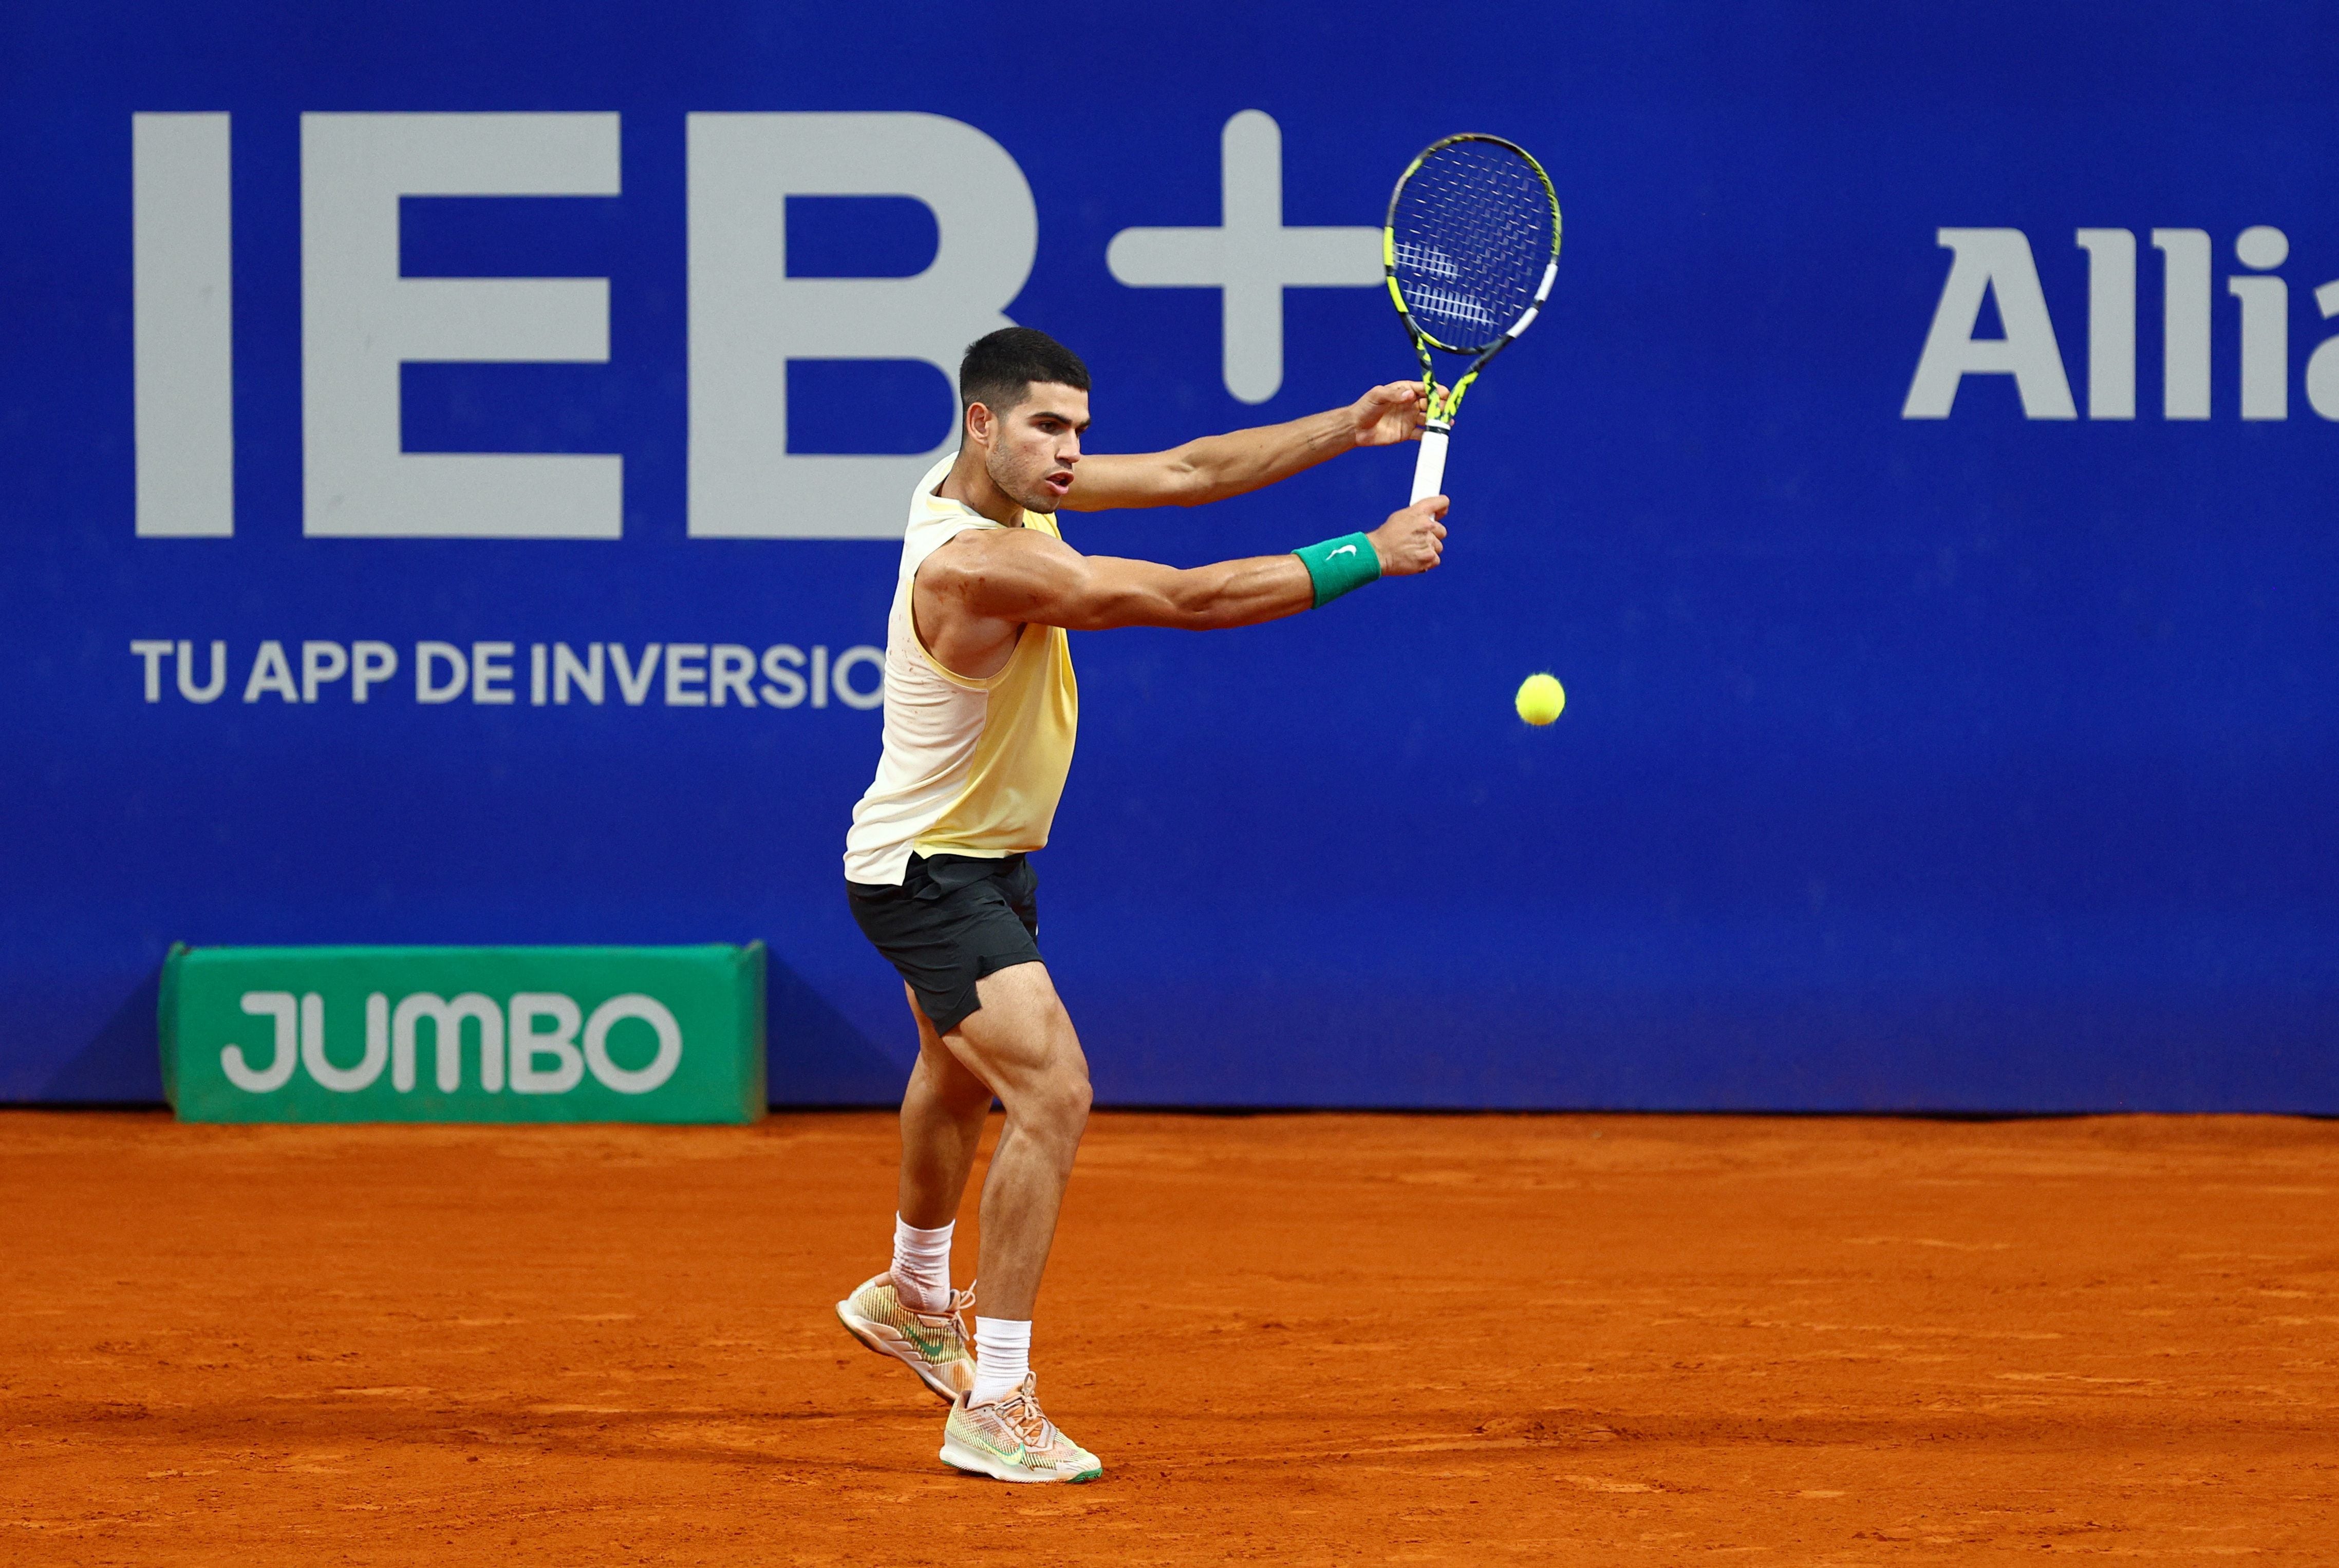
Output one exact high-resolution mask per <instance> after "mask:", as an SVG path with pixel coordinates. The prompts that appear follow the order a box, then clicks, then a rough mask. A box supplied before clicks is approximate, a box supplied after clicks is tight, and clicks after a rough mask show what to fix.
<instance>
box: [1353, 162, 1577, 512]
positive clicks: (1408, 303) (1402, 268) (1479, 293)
mask: <svg viewBox="0 0 2339 1568" xmlns="http://www.w3.org/2000/svg"><path fill="white" fill-rule="evenodd" d="M1381 261H1382V264H1383V265H1384V266H1385V267H1386V268H1387V271H1388V289H1389V298H1390V299H1392V300H1394V301H1396V313H1397V315H1398V316H1399V317H1400V318H1401V319H1402V320H1403V321H1404V322H1405V330H1406V332H1408V333H1410V334H1411V335H1412V338H1413V347H1414V351H1415V352H1416V353H1418V354H1419V355H1420V356H1421V396H1422V404H1423V413H1422V423H1421V456H1420V458H1419V459H1418V460H1416V463H1415V464H1414V468H1413V498H1414V499H1415V500H1416V501H1417V500H1419V499H1421V498H1423V497H1424V496H1434V495H1436V494H1437V493H1438V488H1439V487H1440V486H1441V485H1443V484H1444V483H1445V480H1446V437H1447V436H1448V435H1449V434H1451V433H1452V431H1453V429H1454V412H1455V410H1456V409H1459V408H1460V407H1461V406H1462V395H1463V394H1464V393H1465V392H1467V391H1468V390H1470V383H1471V382H1473V381H1475V380H1477V379H1478V373H1479V372H1480V371H1481V370H1485V368H1486V361H1487V360H1491V359H1493V358H1494V357H1495V355H1496V354H1499V353H1501V352H1502V351H1503V350H1505V349H1507V348H1509V347H1510V346H1511V343H1512V342H1513V340H1515V339H1516V338H1517V337H1518V335H1519V334H1520V333H1521V332H1524V331H1525V330H1527V329H1528V328H1529V327H1530V326H1533V325H1534V324H1535V312H1536V311H1540V310H1542V309H1543V302H1544V300H1545V296H1547V295H1549V294H1550V292H1551V281H1552V279H1553V277H1554V276H1555V275H1556V274H1557V273H1558V271H1559V197H1558V196H1557V195H1556V194H1554V192H1553V191H1552V188H1551V181H1550V180H1549V178H1547V177H1546V176H1545V173H1544V172H1543V165H1542V164H1540V163H1536V162H1535V160H1534V159H1533V158H1532V157H1529V156H1528V155H1527V151H1526V149H1525V148H1524V147H1521V146H1519V145H1518V144H1517V143H1514V142H1505V141H1504V140H1503V139H1502V138H1501V137H1500V136H1481V135H1477V134H1475V133H1473V134H1466V135H1461V136H1448V137H1446V139H1445V140H1444V141H1442V142H1433V143H1430V145H1429V147H1428V149H1427V150H1426V151H1425V152H1424V153H1422V154H1421V156H1420V157H1418V158H1416V159H1415V160H1414V161H1413V163H1412V164H1411V165H1410V166H1409V167H1408V168H1407V169H1406V172H1405V173H1403V174H1402V175H1400V176H1399V177H1398V179H1397V182H1396V191H1395V192H1391V194H1390V196H1389V208H1388V222H1387V223H1386V224H1384V225H1383V226H1382V229H1381ZM1433 349H1436V350H1444V351H1445V352H1446V353H1449V354H1468V355H1475V358H1474V359H1473V360H1471V362H1470V368H1469V369H1468V370H1465V371H1463V372H1462V374H1461V375H1460V376H1459V377H1458V378H1456V380H1455V382H1454V388H1453V390H1451V391H1446V392H1443V393H1442V395H1441V390H1440V389H1439V387H1438V385H1437V365H1436V360H1432V359H1431V358H1430V350H1433Z"/></svg>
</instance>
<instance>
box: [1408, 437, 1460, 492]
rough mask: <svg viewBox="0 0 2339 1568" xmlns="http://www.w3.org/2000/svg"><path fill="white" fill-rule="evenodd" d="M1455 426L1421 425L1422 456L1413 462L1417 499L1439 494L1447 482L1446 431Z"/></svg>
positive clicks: (1414, 488)
mask: <svg viewBox="0 0 2339 1568" xmlns="http://www.w3.org/2000/svg"><path fill="white" fill-rule="evenodd" d="M1453 428H1454V427H1453V426H1451V425H1424V426H1422V427H1421V456H1419V457H1418V458H1416V459H1414V463H1413V498H1414V499H1415V500H1416V501H1417V500H1420V499H1421V498H1423V497H1424V496H1434V495H1436V494H1438V493H1439V487H1440V486H1442V485H1443V484H1445V483H1446V431H1448V430H1450V429H1453Z"/></svg>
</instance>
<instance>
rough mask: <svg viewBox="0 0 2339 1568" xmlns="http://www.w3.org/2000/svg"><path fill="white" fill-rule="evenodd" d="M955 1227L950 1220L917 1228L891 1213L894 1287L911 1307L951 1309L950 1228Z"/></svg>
mask: <svg viewBox="0 0 2339 1568" xmlns="http://www.w3.org/2000/svg"><path fill="white" fill-rule="evenodd" d="M957 1228H958V1221H956V1220H952V1221H951V1222H950V1223H949V1224H948V1225H945V1226H943V1227H942V1228H940V1229H937V1230H920V1229H919V1228H917V1227H916V1226H914V1225H912V1224H910V1223H909V1222H908V1221H907V1220H905V1219H903V1218H902V1217H901V1216H900V1215H898V1214H897V1215H895V1216H894V1217H893V1289H894V1292H895V1293H896V1294H897V1295H899V1296H900V1297H901V1298H902V1305H903V1306H904V1307H908V1308H909V1309H910V1310H911V1311H913V1312H948V1311H949V1310H950V1298H951V1287H950V1244H951V1232H952V1231H953V1230H956V1229H957Z"/></svg>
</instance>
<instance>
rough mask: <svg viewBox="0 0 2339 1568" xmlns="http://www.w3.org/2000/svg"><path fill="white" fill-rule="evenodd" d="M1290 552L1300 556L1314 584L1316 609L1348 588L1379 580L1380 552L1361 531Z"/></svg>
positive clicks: (1300, 560)
mask: <svg viewBox="0 0 2339 1568" xmlns="http://www.w3.org/2000/svg"><path fill="white" fill-rule="evenodd" d="M1291 553H1292V554H1293V555H1295V556H1298V557H1299V563H1300V565H1302V566H1304V567H1307V568H1308V577H1309V578H1310V579H1312V580H1313V581H1314V583H1315V584H1316V608H1318V609H1319V610H1320V609H1322V608H1323V607H1324V606H1326V605H1328V604H1330V603H1331V602H1332V601H1333V600H1334V599H1337V598H1338V597H1340V596H1341V595H1342V594H1345V593H1347V591H1348V590H1349V589H1351V588H1361V587H1364V586H1365V585H1366V584H1367V583H1371V582H1378V581H1379V580H1380V575H1381V557H1380V552H1379V551H1377V550H1376V549H1374V548H1373V541H1372V540H1371V539H1370V538H1368V537H1366V536H1365V535H1363V534H1343V535H1341V536H1340V537H1338V538H1337V539H1326V540H1325V541H1324V542H1323V543H1322V544H1320V545H1309V546H1308V547H1307V548H1306V549H1302V550H1294V551H1292V552H1291Z"/></svg>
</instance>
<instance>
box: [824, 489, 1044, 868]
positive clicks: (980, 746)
mask: <svg viewBox="0 0 2339 1568" xmlns="http://www.w3.org/2000/svg"><path fill="white" fill-rule="evenodd" d="M953 460H954V459H952V458H945V459H943V460H942V461H941V462H939V463H937V464H935V465H934V466H933V468H932V469H930V470H928V472H927V474H926V477H925V478H923V479H921V480H919V481H918V488H917V490H916V492H915V493H914V494H913V496H912V497H911V498H910V518H909V525H908V528H907V529H906V530H905V531H904V533H903V538H902V565H901V572H900V575H899V576H898V577H896V579H895V581H894V585H893V612H892V614H891V615H890V616H888V617H887V620H886V627H885V685H884V692H885V730H884V749H883V753H882V754H880V755H879V757H878V760H877V777H876V778H875V780H874V781H873V782H872V783H871V784H870V785H869V788H868V790H867V792H866V793H865V794H863V795H862V797H861V803H860V804H858V805H856V806H854V808H853V826H852V828H851V830H850V831H849V832H848V833H846V834H845V839H844V875H845V879H846V880H847V881H849V882H857V883H870V884H875V885H882V886H894V887H898V886H900V885H901V883H902V879H903V874H904V873H906V872H907V870H908V868H909V863H910V856H911V855H912V854H913V853H916V854H962V855H975V856H980V857H982V858H986V859H998V858H1001V857H1003V856H1006V855H1010V854H1013V853H1017V852H1018V851H1024V850H1035V849H1039V848H1041V847H1042V846H1044V845H1045V844H1046V843H1047V842H1048V829H1049V827H1050V825H1051V823H1053V822H1054V821H1055V817H1056V803H1057V801H1058V800H1060V799H1061V798H1062V795H1063V793H1064V778H1065V775H1066V774H1068V773H1069V772H1070V771H1071V765H1072V741H1073V737H1074V735H1075V733H1076V732H1077V731H1078V729H1079V727H1080V711H1081V698H1080V687H1079V685H1078V683H1076V682H1075V681H1074V680H1073V678H1072V653H1071V641H1070V639H1069V638H1067V637H1066V636H1065V635H1064V631H1063V628H1062V627H1061V626H1025V627H1024V628H1023V631H1022V634H1021V636H1019V637H1018V638H1017V639H1016V643H1015V651H1014V653H1013V654H1012V655H1011V656H1009V658H1008V660H1007V664H1006V666H1005V667H1004V668H1002V670H1000V672H999V673H998V674H997V675H994V676H989V677H987V678H984V679H981V680H977V679H973V678H972V677H970V676H962V675H959V674H957V673H955V672H954V671H952V670H948V669H945V668H943V665H942V663H941V661H940V660H938V659H936V658H935V657H934V656H933V655H932V654H931V653H929V652H927V650H926V647H925V645H924V644H923V643H922V642H920V641H919V639H918V632H917V624H916V621H915V620H914V619H913V616H912V615H911V601H912V595H913V591H914V585H915V583H916V580H917V576H918V567H921V566H923V564H924V563H925V559H926V557H928V556H930V555H932V554H933V553H934V551H936V550H938V549H940V548H941V547H943V545H945V544H948V543H949V542H950V541H951V540H952V539H953V538H955V537H958V536H959V535H960V534H961V533H962V532H964V531H965V530H967V529H969V528H1001V527H1003V526H1004V525H1003V524H1000V523H994V522H992V520H991V519H990V518H985V517H983V516H982V514H981V513H979V512H976V511H974V510H973V509H972V508H969V507H967V506H965V505H963V504H962V503H961V502H958V501H953V500H947V499H944V498H943V497H941V496H937V495H935V494H934V493H933V492H934V488H935V487H936V486H937V485H940V484H941V483H942V482H943V478H944V477H945V476H946V475H947V474H948V473H949V472H950V467H951V464H952V461H953ZM1023 526H1024V527H1025V528H1036V529H1038V530H1040V531H1041V532H1042V533H1045V534H1048V535H1049V536H1051V537H1056V538H1061V537H1063V536H1062V535H1061V533H1059V532H1058V531H1057V528H1056V521H1055V519H1054V518H1051V517H1048V516H1046V515H1044V514H1042V513H1039V512H1025V513H1024V514H1023Z"/></svg>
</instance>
